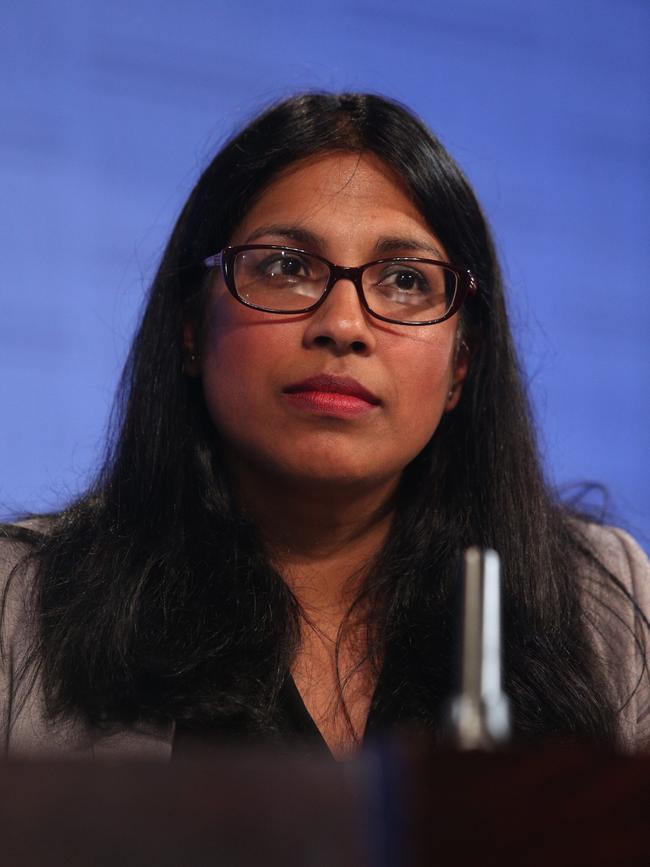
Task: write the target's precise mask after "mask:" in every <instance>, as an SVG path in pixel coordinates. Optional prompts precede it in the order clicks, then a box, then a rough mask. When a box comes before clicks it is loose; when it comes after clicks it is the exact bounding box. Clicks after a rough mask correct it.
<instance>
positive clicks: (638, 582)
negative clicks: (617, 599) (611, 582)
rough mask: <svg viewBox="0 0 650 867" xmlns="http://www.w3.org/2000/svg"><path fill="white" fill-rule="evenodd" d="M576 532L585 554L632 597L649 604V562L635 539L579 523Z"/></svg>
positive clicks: (599, 527)
mask: <svg viewBox="0 0 650 867" xmlns="http://www.w3.org/2000/svg"><path fill="white" fill-rule="evenodd" d="M576 527H577V530H578V533H579V535H580V537H581V538H582V540H583V541H584V542H585V543H586V545H587V547H588V549H589V551H590V552H591V553H592V554H593V556H594V557H595V558H596V560H597V561H598V562H599V563H600V564H601V565H602V566H604V567H605V569H606V570H607V571H608V572H610V573H611V575H613V576H614V577H615V578H617V579H618V580H619V581H620V582H621V583H622V584H623V586H624V587H625V588H626V589H627V590H628V591H629V592H630V593H632V594H633V595H634V597H635V598H636V599H637V601H639V602H641V601H645V602H650V560H649V559H648V556H647V555H646V553H645V552H644V551H643V549H642V548H641V546H640V545H639V544H638V542H636V540H635V539H633V538H632V536H630V534H629V533H626V532H625V530H621V529H619V528H618V527H603V526H600V525H598V524H588V523H583V522H579V523H578V524H577V525H576Z"/></svg>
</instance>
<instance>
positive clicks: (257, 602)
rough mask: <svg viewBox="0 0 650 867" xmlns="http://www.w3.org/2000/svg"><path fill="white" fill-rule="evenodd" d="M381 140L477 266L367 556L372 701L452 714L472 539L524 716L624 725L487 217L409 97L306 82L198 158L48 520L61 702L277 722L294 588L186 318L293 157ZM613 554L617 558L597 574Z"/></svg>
mask: <svg viewBox="0 0 650 867" xmlns="http://www.w3.org/2000/svg"><path fill="white" fill-rule="evenodd" d="M336 150H343V151H353V152H358V153H361V152H370V153H373V154H375V155H376V156H378V157H379V158H380V159H381V160H383V161H384V162H385V163H386V164H387V165H388V166H390V167H391V168H392V169H393V170H394V171H395V172H396V174H397V175H398V176H399V177H400V178H402V179H403V182H404V184H405V187H406V189H407V190H408V191H409V193H410V195H411V196H412V197H413V201H414V203H415V204H416V205H417V207H418V208H419V210H420V211H421V213H422V214H423V216H424V217H425V219H426V221H427V222H428V224H429V226H430V227H431V229H432V231H433V232H434V233H435V234H436V235H437V236H438V238H439V239H440V240H441V242H442V244H443V245H444V247H445V249H446V251H447V253H448V254H449V257H450V260H451V261H452V262H454V263H456V264H458V265H460V266H462V267H463V268H469V269H470V270H471V271H472V272H473V274H474V275H475V278H476V282H477V285H478V292H477V293H476V295H475V296H474V297H473V298H472V299H471V300H470V301H469V302H468V303H467V305H466V307H465V308H464V310H463V314H462V315H463V328H464V332H463V333H464V335H465V339H466V340H467V341H468V342H469V343H470V345H471V349H472V352H473V360H472V363H471V367H470V372H469V375H468V378H467V381H466V382H465V385H464V389H463V394H462V399H461V401H460V403H459V405H458V406H457V407H456V409H455V410H454V411H452V412H450V413H447V414H446V415H445V416H444V417H443V419H442V421H441V423H440V425H439V427H438V429H437V430H436V432H435V434H434V436H433V437H432V439H431V441H430V442H429V443H428V445H427V446H426V448H425V449H424V450H423V451H422V453H421V454H420V455H418V457H417V458H416V459H415V461H414V462H413V463H412V464H411V465H410V466H409V467H407V468H406V470H405V472H404V474H403V479H402V483H401V486H400V489H399V492H398V501H397V504H396V510H395V518H394V521H393V524H392V528H391V531H390V534H389V537H388V539H387V542H386V544H385V546H384V548H383V550H382V551H381V553H380V555H379V556H378V557H377V560H376V562H375V563H374V564H373V566H372V568H371V569H370V571H369V574H368V576H367V578H366V581H365V584H364V587H363V589H362V597H363V599H364V601H365V603H366V605H365V606H364V608H363V610H364V611H367V614H366V617H367V627H368V635H369V636H370V641H369V647H370V650H369V653H370V655H371V658H372V661H374V662H375V664H376V665H377V668H379V667H381V668H382V673H381V677H380V680H379V686H378V688H377V693H376V695H375V699H374V701H375V704H377V705H380V706H383V707H384V708H389V710H390V713H391V714H392V715H393V717H394V718H395V719H405V720H412V721H417V722H420V723H421V724H423V725H424V726H426V727H429V728H431V729H435V728H436V726H437V725H438V721H439V717H440V712H441V708H442V707H443V706H444V703H445V700H446V698H447V696H448V694H449V691H450V689H451V686H452V671H453V661H452V651H451V648H452V647H453V644H454V642H453V625H454V624H453V605H452V597H453V592H452V589H453V584H454V579H455V576H456V575H457V571H458V561H459V556H460V553H461V552H462V550H463V549H464V548H466V547H467V546H469V545H481V546H490V547H493V548H495V549H496V550H497V551H499V553H500V556H501V559H502V563H503V569H504V576H505V603H504V604H505V611H504V622H505V624H506V636H505V637H506V649H505V662H506V666H505V670H506V688H507V690H508V692H509V694H510V696H511V700H512V704H513V709H514V726H515V731H516V732H517V733H518V734H519V735H520V736H522V737H533V736H537V735H543V734H553V733H555V734H570V733H580V734H583V735H587V736H592V737H594V738H598V739H601V740H604V741H613V740H615V738H616V731H617V712H618V708H617V698H616V697H615V695H614V694H613V692H612V691H611V690H610V689H609V687H608V685H607V681H606V677H605V672H604V670H603V669H602V668H601V666H600V664H599V661H598V658H597V655H596V653H595V650H594V648H593V646H592V642H591V640H590V637H589V632H588V629H587V627H586V625H585V618H584V616H583V610H584V606H583V594H584V593H585V592H587V593H588V592H589V590H588V588H587V590H586V591H585V585H586V584H588V583H589V582H590V581H592V580H600V577H602V576H603V575H605V570H604V569H603V568H602V567H600V565H599V563H598V559H597V557H596V556H595V555H593V554H591V553H590V551H589V546H588V544H587V543H586V541H585V538H584V537H583V534H582V531H581V529H580V525H579V523H577V522H576V521H575V518H574V517H573V516H572V515H571V514H569V512H568V511H567V510H566V509H564V508H563V507H562V506H561V505H559V504H558V503H557V502H556V500H555V498H554V496H553V495H552V493H551V492H550V491H549V488H548V486H547V484H546V482H545V480H544V477H543V473H542V471H541V469H540V462H539V458H538V454H537V448H536V444H535V436H534V431H533V426H532V424H531V412H530V409H529V406H528V403H527V398H526V394H525V390H524V388H523V385H522V382H523V379H522V375H521V371H520V369H519V366H518V362H517V358H516V355H515V351H514V348H513V344H512V339H511V335H510V331H509V326H508V318H507V314H506V307H505V301H504V294H503V288H502V279H501V276H500V272H499V267H498V263H497V259H496V256H495V251H494V247H493V243H492V240H491V238H490V233H489V229H488V227H487V225H486V221H485V219H484V217H483V215H482V212H481V209H480V207H479V204H478V203H477V201H476V198H475V196H474V193H473V192H472V190H471V188H470V186H469V185H468V183H467V181H466V180H465V178H464V176H463V174H462V173H461V171H460V169H459V168H458V166H457V165H456V164H455V163H454V161H453V160H452V159H451V157H450V156H449V155H448V154H447V152H446V151H445V150H444V148H443V147H442V145H441V144H440V142H439V141H438V140H437V139H436V138H435V137H433V136H432V134H431V133H430V132H429V131H428V130H427V129H426V127H425V126H424V125H423V124H422V123H421V122H420V121H419V120H418V119H417V118H415V117H414V116H413V115H412V114H411V113H410V112H409V111H408V110H406V109H405V108H404V107H402V106H401V105H399V104H397V103H395V102H392V101H390V100H387V99H385V98H382V97H379V96H375V95H358V94H343V95H335V94H322V93H315V94H305V95H300V96H297V97H294V98H291V99H288V100H286V101H284V102H281V103H280V104H277V105H274V106H273V107H271V108H270V109H269V110H267V111H266V112H265V113H263V114H262V115H260V116H259V117H257V118H256V119H254V120H253V121H252V122H251V123H250V124H249V125H248V126H247V127H246V128H245V129H244V130H243V131H242V132H240V133H238V134H237V135H236V136H235V137H234V138H232V139H231V140H230V141H229V142H228V143H227V144H226V146H225V147H223V149H222V150H221V151H220V152H219V153H218V154H217V155H216V157H215V158H214V160H213V161H212V162H211V163H210V164H209V165H208V167H207V168H206V170H205V171H204V172H203V174H202V176H201V177H200V179H199V181H198V183H197V184H196V186H195V188H194V190H193V191H192V193H191V195H190V197H189V199H188V201H187V203H186V205H185V207H184V208H183V210H182V213H181V215H180V217H179V219H178V222H177V223H176V226H175V228H174V231H173V233H172V236H171V238H170V240H169V243H168V245H167V248H166V250H165V252H164V255H163V257H162V261H161V264H160V267H159V270H158V272H157V274H156V277H155V279H154V281H153V284H152V286H151V290H150V293H149V296H148V300H147V303H146V307H145V310H144V314H143V316H142V320H141V324H140V326H139V329H138V331H137V334H136V336H135V339H134V341H133V345H132V348H131V351H130V354H129V357H128V361H127V364H126V367H125V371H124V374H123V378H122V381H121V388H120V392H119V396H118V402H117V404H116V410H115V415H114V425H113V432H112V435H111V437H110V440H109V447H108V451H107V455H106V459H105V461H104V464H103V467H102V469H101V471H100V472H99V474H98V477H97V479H96V481H95V482H94V484H93V485H92V487H91V489H90V490H89V491H88V492H87V493H86V494H85V495H84V496H82V497H80V498H79V499H77V500H76V501H75V502H74V503H73V504H72V505H71V506H70V507H69V508H66V509H64V510H63V511H62V512H61V513H59V514H58V515H56V516H53V517H52V519H51V520H50V521H48V522H47V531H46V532H44V533H42V534H41V535H40V536H39V537H38V538H36V537H34V538H33V539H32V544H33V555H32V558H31V559H32V563H33V568H34V574H35V577H34V581H33V606H32V607H33V612H34V641H33V645H32V655H31V658H30V659H31V663H32V667H38V670H39V671H40V674H41V678H42V684H43V688H44V691H45V699H46V706H47V708H48V712H49V713H50V714H51V716H52V717H57V716H60V715H63V716H66V715H70V714H72V715H78V716H81V717H83V718H85V719H86V720H87V721H89V722H90V723H93V724H98V723H101V722H107V723H108V722H110V723H129V722H130V721H133V720H135V719H148V720H159V721H166V720H171V719H174V720H177V721H181V722H183V723H184V724H186V725H195V726H212V725H221V724H223V725H234V726H235V727H236V728H237V727H238V728H239V729H240V730H241V731H250V732H264V731H269V732H270V731H272V730H273V728H274V725H275V713H276V706H277V698H278V694H279V692H280V689H281V687H282V683H283V681H284V679H285V677H286V675H287V672H288V671H289V669H290V666H291V662H292V659H293V657H294V654H295V652H296V649H297V645H298V640H299V632H300V609H299V605H298V603H297V601H296V599H295V598H294V596H293V595H292V593H291V591H290V590H289V589H288V587H287V586H286V584H285V583H284V582H283V580H282V579H281V577H280V576H279V575H278V574H277V573H276V572H275V571H274V569H273V568H272V566H271V565H270V563H269V562H268V559H267V557H266V556H265V554H264V549H263V546H262V545H261V544H260V542H259V540H258V538H257V532H256V528H255V527H254V526H253V525H252V524H251V523H250V522H249V521H248V520H247V519H246V517H245V516H244V515H242V514H240V513H239V511H238V510H237V508H236V505H235V504H234V502H233V498H232V496H231V492H230V490H229V487H228V484H227V480H226V478H225V476H224V472H223V467H222V461H221V458H220V454H219V446H218V442H217V438H216V436H215V432H214V429H213V427H212V425H211V423H210V421H209V419H208V417H207V413H206V410H205V406H204V401H203V397H202V393H201V386H200V382H198V381H197V380H195V379H192V378H190V377H188V376H186V375H185V373H184V371H183V349H182V326H183V321H184V317H186V316H187V311H188V309H189V308H188V304H189V303H190V302H191V299H192V298H195V297H196V296H197V293H200V292H201V290H202V287H203V286H204V281H205V275H204V271H203V268H202V267H201V265H200V264H199V263H201V262H202V260H203V259H204V258H205V257H207V256H209V255H211V254H214V253H216V252H217V251H218V250H220V249H221V248H222V247H223V246H224V245H225V244H227V243H228V241H229V239H230V237H231V235H232V233H233V230H234V228H235V227H236V226H237V225H238V223H239V222H240V220H241V219H242V217H243V216H244V215H245V213H246V212H247V210H248V209H249V208H250V207H251V204H252V202H253V201H254V200H255V198H256V197H257V196H259V195H260V193H261V191H263V190H264V188H265V186H266V185H268V184H269V183H270V181H271V180H272V179H273V178H275V177H276V176H277V175H278V173H279V172H280V171H282V170H283V169H285V168H286V167H288V166H290V165H291V164H293V163H295V162H296V161H298V160H301V159H304V158H306V157H309V156H312V155H314V154H318V153H324V152H332V151H336ZM599 576H600V577H599Z"/></svg>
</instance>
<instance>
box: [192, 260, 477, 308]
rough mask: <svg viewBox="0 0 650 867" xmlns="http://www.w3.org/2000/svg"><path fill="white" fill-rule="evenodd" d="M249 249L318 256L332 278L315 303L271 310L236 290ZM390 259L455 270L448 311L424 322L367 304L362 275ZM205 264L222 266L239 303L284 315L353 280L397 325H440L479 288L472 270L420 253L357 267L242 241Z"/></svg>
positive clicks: (362, 299)
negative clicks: (240, 260)
mask: <svg viewBox="0 0 650 867" xmlns="http://www.w3.org/2000/svg"><path fill="white" fill-rule="evenodd" d="M247 250H286V252H287V253H299V254H301V255H302V256H310V257H311V258H312V259H317V260H318V261H319V262H322V263H323V265H326V266H327V267H328V269H329V278H328V280H327V282H326V284H325V288H324V289H323V293H322V295H321V296H320V298H318V300H317V301H315V302H314V303H313V304H310V305H309V306H308V307H302V308H300V309H298V310H295V309H293V310H269V308H268V307H262V306H260V305H259V304H252V303H251V302H250V301H247V300H245V299H244V298H242V297H241V295H240V294H239V293H238V292H237V288H236V286H235V274H234V262H235V258H236V256H237V255H238V254H239V253H243V252H245V251H247ZM387 262H423V263H426V264H428V265H440V266H441V267H443V268H446V269H447V270H448V271H451V272H452V273H453V274H455V276H456V292H455V295H454V300H453V301H452V304H451V307H450V308H449V310H448V311H447V312H446V313H445V315H444V316H439V317H438V318H437V319H427V320H424V321H422V322H409V321H406V320H404V319H391V318H390V317H389V316H382V315H381V313H376V312H375V311H374V310H372V308H371V307H370V306H369V305H368V302H367V300H366V296H365V293H364V291H363V283H362V275H363V272H364V271H365V270H366V269H367V268H370V267H372V266H373V265H383V264H385V263H387ZM203 265H204V266H205V267H206V268H215V267H217V265H218V266H220V268H221V272H222V274H223V278H224V282H225V284H226V288H227V289H228V291H229V292H230V294H231V295H232V296H233V297H234V298H235V299H236V300H237V301H239V303H240V304H243V305H244V306H245V307H251V308H252V309H253V310H261V311H263V312H264V313H277V314H280V315H283V316H292V315H301V314H303V313H312V312H313V311H314V310H316V309H318V307H320V306H321V304H322V303H323V302H324V301H325V299H326V298H327V296H328V295H329V294H330V292H331V291H332V289H333V288H334V286H335V284H336V283H338V281H339V280H350V281H351V282H352V283H353V284H354V287H355V289H356V290H357V295H358V297H359V301H360V303H361V306H362V307H363V309H364V310H365V311H366V312H367V313H368V314H369V315H370V316H373V317H374V318H375V319H381V320H382V321H383V322H390V323H392V324H395V325H437V324H438V323H439V322H444V321H445V320H446V319H450V318H451V317H452V316H453V315H454V313H456V312H457V311H458V310H459V309H460V307H461V306H462V304H463V302H464V301H465V299H466V298H468V297H471V296H473V295H474V294H475V293H476V292H477V289H478V287H477V285H476V280H475V278H474V275H473V274H472V272H471V271H469V270H467V269H466V270H463V269H461V268H457V267H456V266H455V265H451V264H450V263H449V262H444V261H443V260H442V259H424V258H422V257H418V256H390V257H388V258H385V259H374V260H373V261H372V262H366V263H365V264H364V265H358V266H356V267H346V266H344V265H335V264H334V262H330V261H329V259H325V258H324V257H323V256H319V255H318V254H316V253H310V252H309V251H308V250H300V249H299V248H297V247H285V246H284V245H283V244H242V245H238V246H228V247H224V248H223V250H220V251H219V253H215V254H214V255H213V256H208V257H207V259H204V260H203Z"/></svg>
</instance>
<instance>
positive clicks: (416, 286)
mask: <svg viewBox="0 0 650 867" xmlns="http://www.w3.org/2000/svg"><path fill="white" fill-rule="evenodd" d="M380 284H381V285H382V286H385V287H386V288H388V289H391V290H393V291H397V292H410V293H417V292H428V291H429V284H428V283H427V281H426V280H425V278H424V277H423V275H422V274H420V273H418V272H417V271H414V270H412V269H410V268H400V269H399V270H395V271H389V272H387V273H386V274H384V275H383V276H382V278H381V281H380Z"/></svg>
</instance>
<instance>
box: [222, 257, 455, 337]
mask: <svg viewBox="0 0 650 867" xmlns="http://www.w3.org/2000/svg"><path fill="white" fill-rule="evenodd" d="M329 274H330V270H329V267H328V266H327V265H326V264H325V263H324V262H321V261H320V259H317V258H315V257H313V256H310V255H309V254H308V253H298V252H295V251H290V250H282V249H272V248H263V249H253V250H244V251H241V252H239V253H238V254H237V255H236V257H235V260H234V264H233V278H234V284H235V288H236V290H237V293H238V294H239V295H240V297H241V298H242V300H243V301H245V302H248V303H249V304H253V305H255V306H256V307H263V308H265V309H266V310H270V311H283V312H290V311H295V312H298V311H300V310H305V309H306V308H309V307H311V306H312V305H313V304H315V303H316V302H317V301H318V299H319V298H320V297H321V295H322V294H323V292H324V291H325V288H326V287H327V282H328V279H329ZM362 288H363V293H364V295H365V297H366V301H367V304H368V307H369V308H370V309H371V310H372V311H373V312H375V313H378V314H379V315H380V316H385V317H386V318H388V319H393V320H395V321H397V322H426V321H428V320H432V319H438V318H440V317H442V316H444V315H445V314H446V313H447V311H448V310H449V309H450V307H451V306H452V304H453V301H454V297H455V294H456V289H457V276H456V274H455V272H454V271H452V270H450V269H448V268H445V267H444V266H442V265H436V264H432V263H429V262H425V261H422V260H421V259H411V260H409V259H400V260H387V261H384V262H382V263H379V264H375V265H371V266H370V267H369V268H366V269H365V270H364V271H363V276H362Z"/></svg>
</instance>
